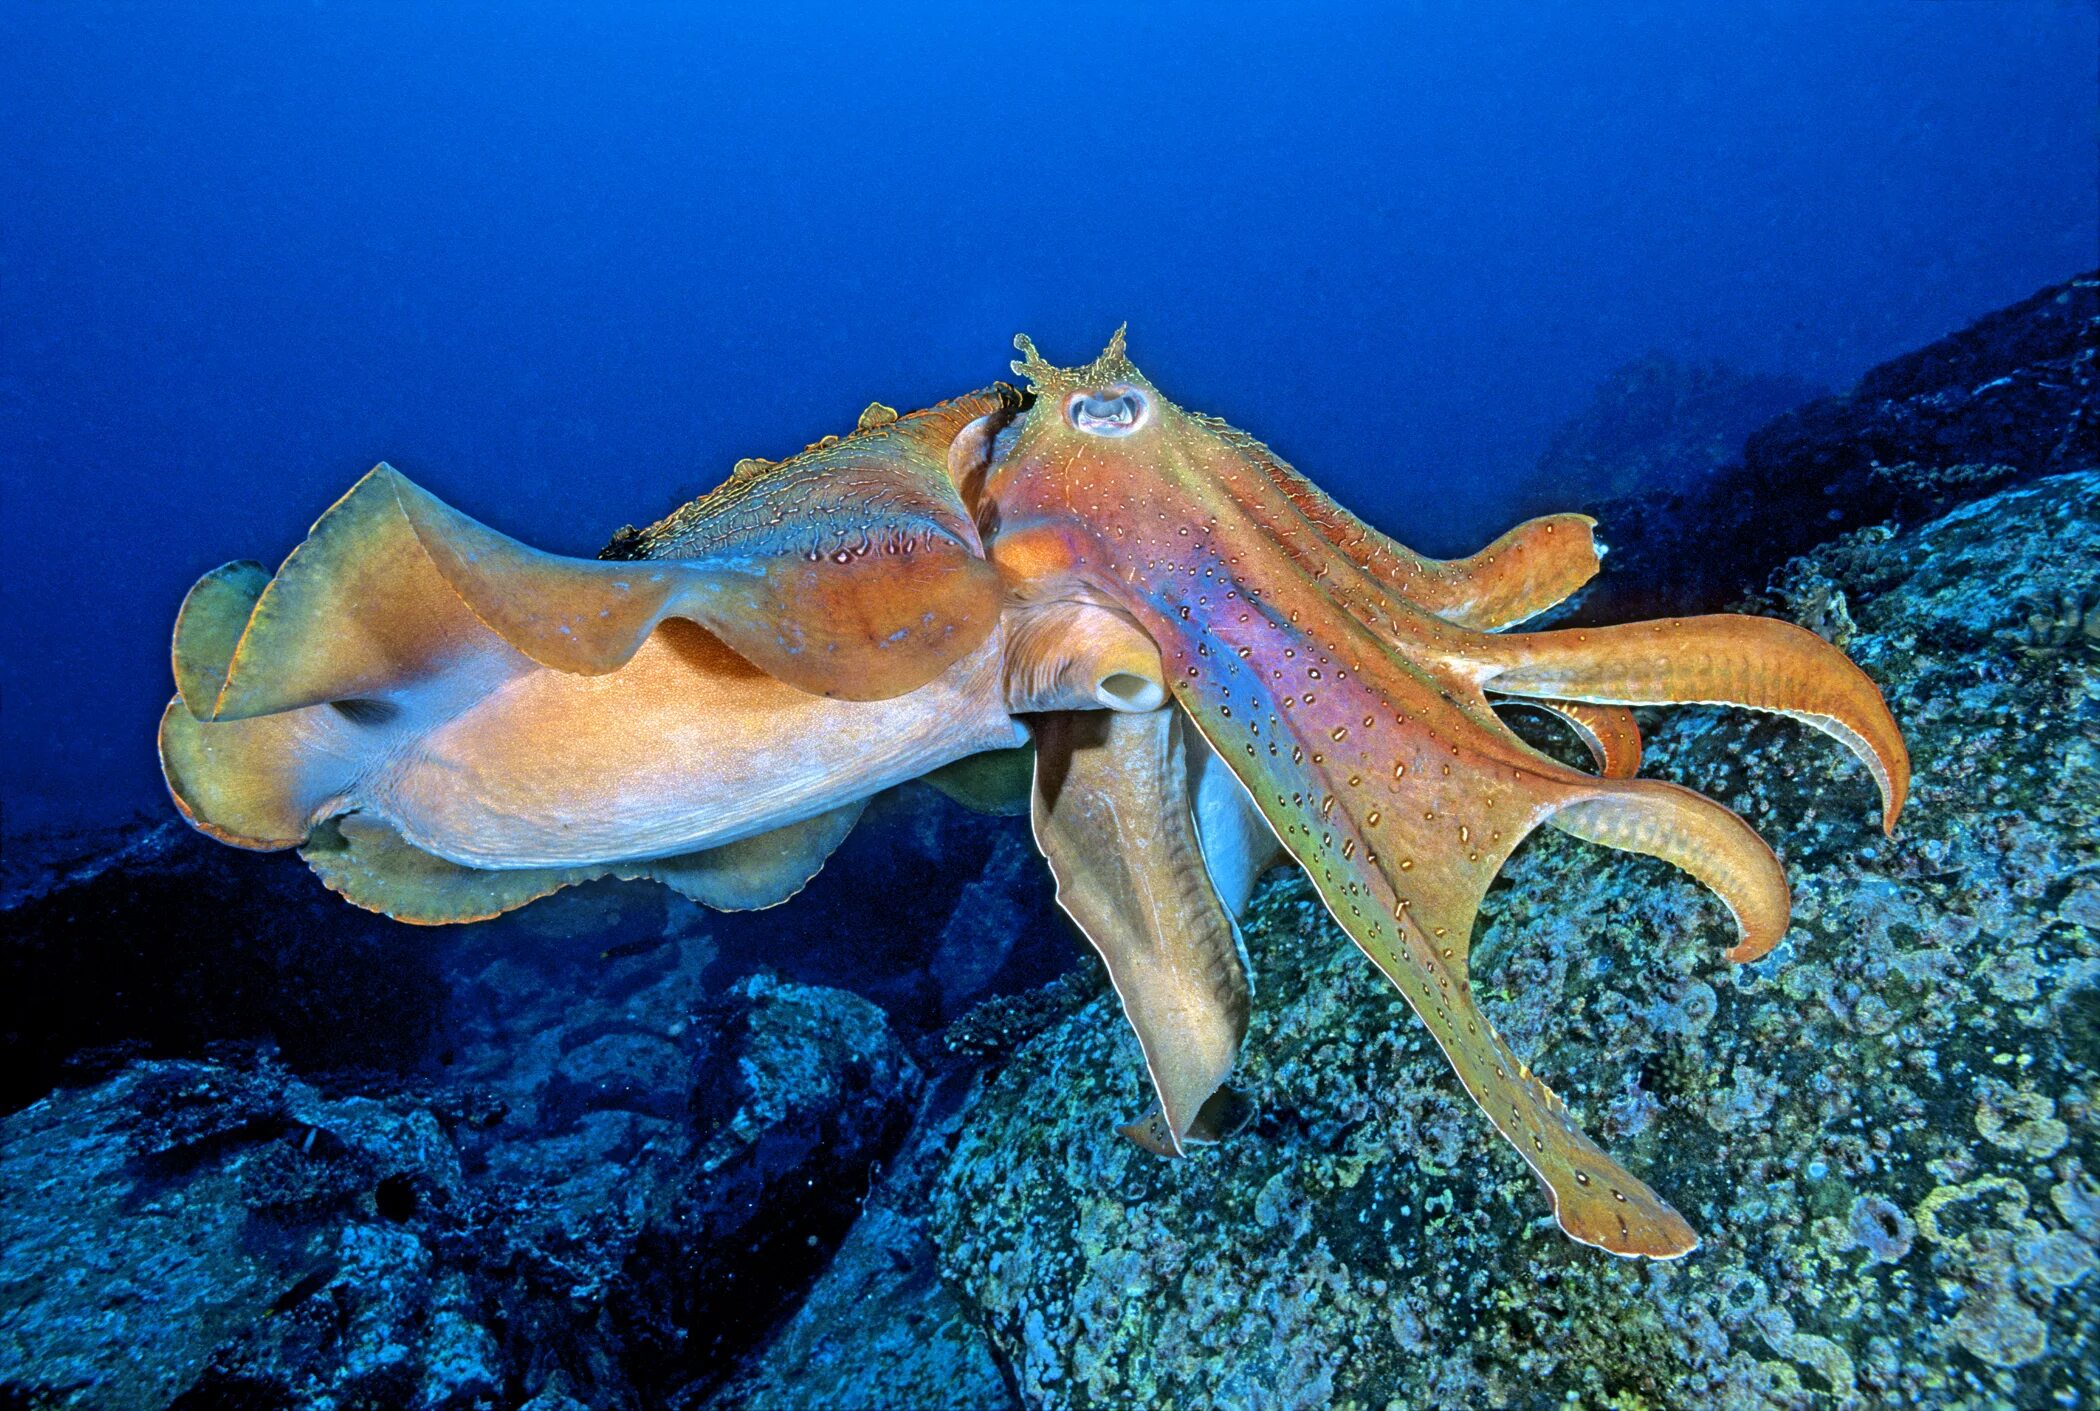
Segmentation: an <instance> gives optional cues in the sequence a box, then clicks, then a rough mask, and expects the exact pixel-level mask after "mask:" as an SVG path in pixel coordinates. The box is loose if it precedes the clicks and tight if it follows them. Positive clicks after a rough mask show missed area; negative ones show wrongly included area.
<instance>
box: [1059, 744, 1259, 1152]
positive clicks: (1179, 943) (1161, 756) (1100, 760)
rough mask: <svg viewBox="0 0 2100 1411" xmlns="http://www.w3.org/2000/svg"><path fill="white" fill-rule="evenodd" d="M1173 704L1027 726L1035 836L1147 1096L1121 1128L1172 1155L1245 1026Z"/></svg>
mask: <svg viewBox="0 0 2100 1411" xmlns="http://www.w3.org/2000/svg"><path fill="white" fill-rule="evenodd" d="M1184 729H1185V726H1184V724H1183V722H1182V719H1181V714H1180V712H1179V711H1178V710H1175V709H1172V708H1168V709H1162V710H1152V711H1147V712H1143V713H1133V712H1124V711H1092V712H1085V713H1081V712H1059V713H1056V714H1052V715H1047V716H1043V717H1041V718H1040V719H1038V720H1037V721H1036V724H1035V729H1034V734H1035V742H1036V772H1035V805H1034V810H1033V818H1034V826H1035V837H1036V843H1037V846H1039V847H1040V848H1041V849H1042V851H1043V855H1044V856H1045V857H1046V858H1047V859H1048V860H1049V862H1050V869H1051V872H1052V873H1053V874H1054V875H1055V877H1056V879H1057V900H1058V904H1059V905H1060V906H1062V907H1063V908H1064V909H1065V912H1066V913H1067V914H1068V915H1070V916H1071V918H1072V920H1073V921H1074V922H1075V923H1076V924H1077V925H1078V927H1079V929H1080V930H1081V932H1082V933H1084V934H1085V936H1086V938H1087V940H1088V941H1089V942H1090V943H1091V944H1092V945H1093V947H1094V949H1095V950H1096V951H1098V952H1099V953H1100V956H1101V958H1102V960H1103V961H1104V962H1105V963H1106V964H1107V966H1108V972H1109V978H1110V980H1111V982H1112V983H1113V984H1114V985H1115V988H1116V993H1117V995H1118V996H1119V997H1120V998H1121V1000H1122V1003H1123V1013H1124V1016H1125V1017H1126V1018H1127V1019H1128V1020H1129V1022H1130V1026H1131V1028H1132V1029H1133V1030H1135V1031H1136V1033H1137V1037H1138V1044H1139V1047H1140V1048H1141V1049H1142V1050H1143V1052H1144V1055H1145V1066H1146V1069H1147V1071H1148V1072H1149V1073H1150V1075H1151V1078H1152V1085H1153V1089H1154V1091H1155V1092H1156V1093H1157V1095H1158V1101H1159V1108H1158V1112H1157V1113H1155V1114H1154V1115H1153V1116H1152V1117H1150V1118H1141V1119H1140V1120H1138V1121H1137V1122H1134V1123H1131V1124H1129V1125H1128V1126H1126V1127H1124V1128H1123V1131H1124V1134H1125V1135H1126V1136H1129V1137H1131V1138H1132V1139H1133V1140H1136V1141H1138V1142H1139V1143H1140V1144H1141V1145H1145V1146H1148V1147H1151V1148H1152V1149H1154V1150H1158V1151H1161V1152H1163V1153H1164V1154H1171V1155H1178V1154H1180V1152H1181V1150H1182V1147H1183V1144H1184V1142H1185V1141H1187V1140H1188V1139H1189V1137H1190V1134H1191V1130H1192V1129H1193V1128H1196V1127H1197V1126H1198V1123H1199V1120H1200V1119H1201V1117H1202V1115H1203V1113H1204V1108H1205V1105H1206V1104H1208V1103H1210V1102H1211V1101H1212V1099H1213V1098H1214V1097H1215V1096H1216V1095H1217V1094H1218V1092H1219V1089H1220V1087H1221V1086H1222V1085H1223V1084H1224V1082H1225V1079H1226V1076H1227V1075H1228V1074H1229V1073H1230V1072H1231V1070H1232V1064H1233V1061H1234V1059H1235V1058H1236V1057H1237V1056H1238V1053H1239V1046H1240V1040H1241V1039H1242V1038H1243V1037H1245V1035H1246V1032H1247V1013H1248V1006H1249V990H1248V983H1247V973H1246V971H1245V969H1244V968H1243V966H1242V964H1241V961H1240V950H1239V944H1238V941H1237V937H1236V935H1235V932H1234V930H1233V923H1232V918H1231V916H1230V915H1229V914H1228V913H1227V912H1226V909H1225V906H1224V904H1223V903H1222V902H1221V901H1220V900H1219V898H1218V893H1217V890H1216V888H1215V886H1214V885H1213V883H1212V880H1211V876H1210V873H1209V871H1208V870H1207V868H1206V866H1205V860H1204V856H1203V851H1202V847H1201V845H1200V843H1199V842H1198V839H1197V833H1196V824H1195V812H1194V802H1193V800H1192V798H1191V793H1190V787H1189V785H1190V775H1189V768H1188V762H1187V759H1186V756H1185V754H1184V746H1183V741H1182V732H1183V730H1184ZM1203 1135H1209V1134H1208V1133H1201V1134H1199V1139H1200V1137H1201V1136H1203Z"/></svg>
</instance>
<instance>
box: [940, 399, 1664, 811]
mask: <svg viewBox="0 0 2100 1411" xmlns="http://www.w3.org/2000/svg"><path fill="white" fill-rule="evenodd" d="M1012 415H1013V414H1012V413H1010V412H1002V413H1000V414H999V415H998V416H995V417H987V418H986V419H985V420H984V422H982V423H978V424H977V425H980V426H991V425H998V424H1001V423H1002V421H1004V420H1005V419H1006V418H1010V417H1011V416H1012ZM1188 419H1189V421H1190V422H1191V423H1193V424H1196V425H1200V426H1202V427H1203V428H1205V429H1206V430H1208V431H1210V432H1211V433H1212V434H1213V435H1214V436H1215V437H1217V439H1218V440H1219V442H1220V443H1221V444H1224V445H1227V446H1230V447H1231V448H1232V449H1233V450H1235V451H1236V452H1238V454H1239V456H1240V458H1241V459H1242V461H1243V462H1244V463H1245V466H1246V467H1247V468H1248V469H1250V470H1252V471H1253V472H1254V473H1255V474H1257V475H1259V476H1260V477H1261V478H1262V482H1263V483H1265V484H1266V485H1267V486H1269V487H1270V488H1272V489H1273V490H1274V491H1275V492H1276V496H1277V498H1276V499H1274V500H1270V499H1265V497H1261V496H1253V497H1246V498H1244V499H1243V501H1242V508H1243V509H1244V510H1246V511H1247V512H1248V514H1249V517H1250V519H1251V521H1252V522H1253V523H1254V524H1255V525H1257V526H1258V527H1259V528H1260V529H1261V530H1262V531H1263V532H1264V534H1265V535H1266V537H1267V538H1268V539H1269V540H1270V542H1271V543H1272V544H1274V546H1275V547H1276V548H1277V549H1279V550H1281V551H1282V553H1283V554H1284V555H1285V556H1286V557H1288V558H1289V559H1290V560H1291V561H1292V562H1293V563H1295V564H1297V565H1298V566H1299V567H1300V568H1301V569H1303V570H1304V572H1305V573H1306V575H1307V576H1308V577H1309V578H1311V579H1312V580H1313V582H1314V583H1315V584H1317V585H1318V587H1319V588H1320V590H1321V591H1322V592H1324V593H1325V594H1326V595H1327V596H1329V597H1330V598H1332V599H1334V600H1335V601H1336V602H1337V603H1339V604H1340V605H1341V606H1342V607H1343V608H1345V609H1347V610H1348V611H1349V613H1350V614H1351V615H1352V616H1354V617H1355V618H1356V619H1357V620H1358V621H1359V622H1362V623H1364V624H1365V625H1366V626H1368V627H1370V628H1372V629H1373V631H1379V632H1384V633H1387V634H1388V635H1390V634H1392V633H1394V632H1401V633H1404V632H1405V631H1406V628H1407V625H1408V624H1409V623H1410V622H1411V621H1412V620H1414V619H1417V618H1419V617H1421V616H1422V615H1424V614H1428V615H1430V616H1433V617H1436V618H1438V619H1440V620H1442V621H1444V622H1448V623H1450V624H1451V625H1453V626H1455V627H1461V628H1466V629H1470V630H1473V631H1479V632H1500V631H1503V630H1505V629H1507V628H1510V627H1513V626H1515V625H1517V624H1518V623H1520V622H1523V621H1526V620H1527V619H1529V618H1532V617H1535V616H1537V615H1538V614H1539V613H1541V612H1544V611H1545V610H1546V609H1548V608H1550V607H1553V606H1555V605H1557V604H1559V603H1560V602H1562V601H1564V600H1565V599H1566V598H1567V597H1568V596H1569V595H1570V594H1572V593H1574V592H1575V591H1576V590H1577V589H1578V588H1581V587H1582V586H1583V585H1584V584H1585V583H1588V582H1589V581H1590V580H1591V579H1592V578H1594V577H1595V576H1596V575H1597V570H1598V567H1599V565H1600V564H1601V562H1602V559H1603V549H1602V548H1601V546H1600V545H1599V544H1598V542H1597V538H1596V532H1595V531H1596V521H1595V520H1593V519H1591V518H1590V517H1589V516H1588V515H1583V514H1552V515H1544V516H1541V517H1539V518H1537V519H1530V520H1526V521H1525V522H1524V523H1522V524H1519V525H1517V526H1516V527H1515V528H1513V529H1510V530H1508V531H1507V532H1506V533H1504V534H1502V535H1501V536H1500V537H1498V538H1497V539H1496V540H1495V541H1494V542H1493V543H1492V544H1489V545H1488V546H1487V547H1486V548H1484V549H1481V550H1480V551H1479V552H1477V553H1474V554H1471V555H1469V556H1467V557H1465V558H1462V559H1432V558H1429V557H1427V556H1426V555H1423V554H1418V553H1416V552H1415V551H1414V550H1413V549H1410V548H1408V547H1407V546H1406V545H1405V544H1402V543H1400V542H1398V541H1397V540H1395V539H1392V538H1390V537H1389V536H1387V535H1385V534H1382V533H1380V532H1379V531H1378V530H1376V529H1373V528H1372V527H1371V526H1369V525H1367V524H1365V523H1364V522H1363V521H1362V520H1360V519H1358V518H1357V517H1356V516H1355V515H1353V514H1351V513H1349V511H1347V510H1346V509H1343V508H1342V507H1341V506H1340V505H1339V504H1337V503H1336V502H1335V501H1334V500H1333V499H1332V498H1331V497H1330V496H1329V495H1328V494H1327V493H1326V492H1325V491H1323V490H1321V489H1320V488H1319V487H1318V486H1317V485H1314V484H1313V483H1312V482H1311V481H1310V480H1308V479H1307V478H1306V477H1305V476H1304V475H1303V474H1302V473H1300V472H1299V471H1298V470H1297V469H1296V468H1295V467H1293V466H1292V465H1291V464H1290V463H1289V462H1287V461H1285V460H1284V459H1283V458H1282V457H1281V456H1278V455H1277V454H1276V453H1275V452H1274V451H1272V450H1270V449H1269V448H1268V447H1267V446H1265V445H1263V444H1262V443H1261V442H1259V441H1257V440H1255V439H1254V438H1253V437H1251V436H1249V435H1247V434H1246V433H1244V432H1242V431H1238V430H1236V429H1234V428H1233V427H1231V426H1228V425H1226V424H1225V423H1224V422H1222V421H1218V420H1216V419H1215V418H1211V417H1201V416H1190V417H1189V418H1188ZM1530 704H1534V705H1537V706H1539V707H1541V708H1543V709H1545V710H1547V711H1548V712H1550V713H1551V714H1552V715H1554V716H1555V717H1556V718H1557V719H1559V720H1560V721H1562V722H1563V723H1564V724H1566V725H1567V726H1568V727H1569V728H1570V729H1571V730H1573V731H1574V732H1575V734H1576V736H1577V738H1579V739H1580V740H1581V741H1582V743H1583V744H1584V745H1585V746H1586V747H1587V748H1588V749H1589V751H1590V754H1591V756H1592V758H1594V759H1595V760H1596V762H1597V767H1598V770H1599V771H1600V772H1601V773H1603V774H1604V775H1605V776H1606V777H1608V778H1630V777H1631V776H1632V775H1633V774H1634V773H1636V772H1637V771H1638V770H1639V768H1640V758H1641V733H1640V728H1639V726H1638V725H1636V724H1635V722H1634V718H1633V712H1632V711H1630V710H1628V709H1626V708H1625V707H1623V706H1615V705H1602V704H1596V703H1591V702H1553V701H1533V702H1530Z"/></svg>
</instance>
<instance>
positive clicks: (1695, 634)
mask: <svg viewBox="0 0 2100 1411" xmlns="http://www.w3.org/2000/svg"><path fill="white" fill-rule="evenodd" d="M1459 655H1460V657H1461V659H1462V660H1463V662H1464V663H1465V664H1466V665H1467V666H1468V667H1469V668H1470V669H1471V674H1472V675H1473V678H1474V679H1475V680H1476V681H1477V682H1478V683H1479V684H1480V685H1481V686H1482V687H1484V688H1485V689H1487V690H1489V691H1494V692H1498V693H1500V694H1502V695H1509V696H1524V697H1528V698H1534V699H1536V698H1544V699H1548V700H1552V701H1556V702H1570V701H1587V702H1591V703H1595V704H1600V705H1667V704H1686V703H1693V702H1699V703H1705V704H1713V705H1737V706H1745V707H1748V708H1750V709H1752V710H1763V711H1771V712H1774V713H1777V714H1780V715H1785V716H1789V717H1791V718H1793V719H1795V720H1799V721H1802V722H1803V723H1805V724H1807V725H1809V726H1812V727H1813V728H1815V729H1816V730H1819V731H1821V732H1822V733H1823V734H1825V735H1828V736H1830V737H1831V738H1832V739H1835V740H1837V741H1838V742H1839V743H1840V744H1842V745H1844V746H1845V747H1846V748H1847V749H1849V750H1850V751H1852V753H1853V754H1854V755H1855V756H1857V757H1858V759H1859V761H1860V763H1862V764H1864V765H1865V766H1866V767H1867V771H1868V773H1870V774H1872V775H1873V777H1874V783H1875V786H1876V788H1877V789H1878V790H1879V791H1880V794H1881V826H1882V830H1883V831H1884V832H1891V833H1892V832H1894V831H1895V827H1896V816H1897V815H1898V814H1899V813H1901V812H1902V810H1903V803H1904V799H1905V798H1906V797H1907V796H1908V794H1909V791H1910V753H1909V751H1908V750H1907V749H1906V748H1905V746H1904V743H1903V732H1902V731H1901V730H1900V729H1898V728H1897V725H1896V721H1895V718H1894V717H1893V716H1891V715H1890V714H1889V708H1888V705H1887V703H1886V702H1885V701H1883V699H1882V696H1881V691H1880V689H1879V688H1878V687H1876V686H1875V684H1874V683H1873V681H1872V680H1871V679H1869V678H1868V676H1867V674H1866V673H1865V672H1864V671H1861V670H1860V669H1859V668H1858V667H1857V666H1855V665H1853V663H1852V661H1851V660H1850V658H1848V657H1847V656H1846V655H1845V654H1844V653H1843V652H1841V651H1839V650H1838V649H1837V648H1836V647H1833V646H1832V645H1830V643H1828V642H1826V641H1824V640H1823V639H1822V638H1821V637H1818V636H1817V635H1816V634H1815V633H1813V632H1810V631H1809V630H1808V629H1806V628H1804V627H1797V626H1795V625H1794V624H1793V623H1791V622H1781V621H1779V620H1778V619H1776V618H1769V617H1745V616H1736V615H1728V614H1722V615H1716V616H1710V617H1680V618H1671V619H1667V620H1664V621H1659V622H1635V623H1628V624H1626V625H1624V626H1619V627H1585V628H1572V629H1566V630H1562V631H1556V632H1534V633H1524V634H1520V635H1516V636H1510V637H1482V638H1478V639H1476V640H1475V641H1473V642H1472V643H1469V644H1468V646H1467V648H1466V650H1465V651H1464V652H1462V653H1460V654H1459Z"/></svg>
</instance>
